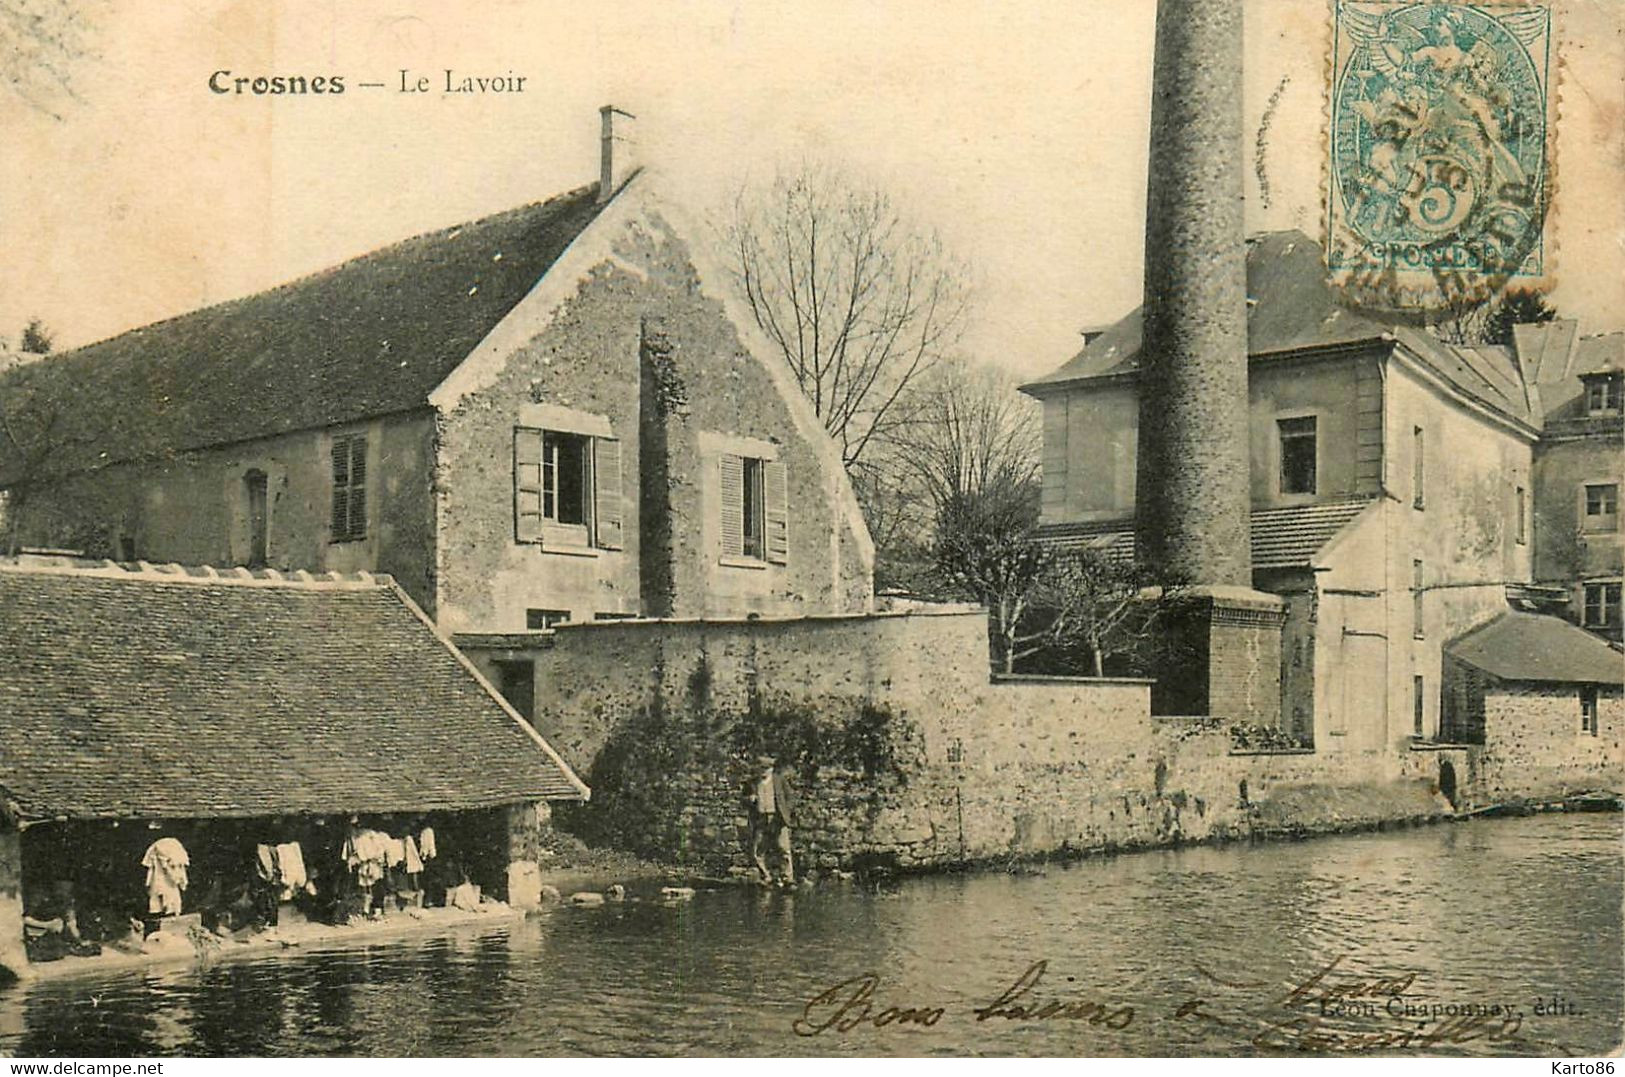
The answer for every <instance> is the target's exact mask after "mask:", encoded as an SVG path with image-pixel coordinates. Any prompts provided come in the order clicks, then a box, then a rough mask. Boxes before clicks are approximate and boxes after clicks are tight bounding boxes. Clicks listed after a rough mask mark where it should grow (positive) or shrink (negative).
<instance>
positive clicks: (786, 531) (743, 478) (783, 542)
mask: <svg viewBox="0 0 1625 1077" xmlns="http://www.w3.org/2000/svg"><path fill="white" fill-rule="evenodd" d="M719 476H720V483H719V489H720V493H721V507H722V520H721V524H722V556H724V557H737V558H745V559H749V560H753V561H766V562H770V563H772V564H778V565H782V564H787V563H788V562H789V560H790V518H789V513H790V506H789V493H788V477H787V473H786V469H785V466H784V464H783V463H781V462H780V461H777V460H763V459H760V458H758V457H753V456H736V455H734V454H732V453H724V454H723V455H722V458H721V463H720V468H719Z"/></svg>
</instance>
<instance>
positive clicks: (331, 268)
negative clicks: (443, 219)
mask: <svg viewBox="0 0 1625 1077" xmlns="http://www.w3.org/2000/svg"><path fill="white" fill-rule="evenodd" d="M597 186H598V184H597V182H596V181H594V182H592V183H588V184H583V185H582V186H580V187H574V188H571V189H570V190H568V191H564V192H562V193H560V194H556V195H554V196H553V197H551V198H544V199H541V200H540V201H536V202H524V203H521V204H520V205H517V206H510V207H508V208H507V209H504V210H498V211H497V212H495V213H487V214H486V215H485V216H483V217H476V218H474V219H473V220H471V221H461V222H459V223H457V224H448V225H442V226H441V227H439V228H430V229H428V230H427V231H423V232H417V233H414V234H413V235H410V236H403V237H402V238H400V239H396V240H392V241H390V242H388V243H385V244H384V245H383V246H381V247H374V248H373V249H372V250H369V251H362V252H361V253H360V254H352V255H350V256H349V257H348V258H345V259H343V260H342V261H338V262H333V263H331V264H329V265H325V266H323V267H322V268H320V269H313V270H311V271H310V272H308V273H304V274H301V275H300V276H297V277H294V278H293V279H292V280H285V281H281V282H279V283H277V284H273V285H271V286H270V287H268V288H260V289H257V290H255V291H252V292H248V293H246V294H244V295H239V296H233V297H232V298H230V299H222V300H219V301H218V302H214V303H208V304H205V305H204V306H201V307H192V308H190V309H187V310H183V311H181V312H179V313H178V314H171V315H168V316H167V317H163V318H159V319H157V320H156V321H151V322H143V323H142V324H140V325H133V326H131V327H130V328H128V329H123V330H120V331H119V332H117V333H112V334H110V335H108V336H105V337H100V338H98V339H96V340H89V341H86V342H85V343H83V344H80V345H78V346H76V347H73V348H69V349H67V350H66V351H60V352H51V353H48V354H46V355H44V356H42V357H41V359H42V361H43V362H47V363H49V362H54V361H57V360H64V359H73V358H77V357H78V356H79V353H81V352H84V351H88V350H89V349H91V348H95V347H99V346H100V345H103V344H107V343H109V342H110V341H114V340H119V339H121V338H123V337H127V336H133V335H135V334H137V333H144V332H146V331H147V330H149V329H157V328H158V327H159V326H164V325H168V324H170V323H171V322H177V321H180V320H181V319H182V318H192V317H195V316H197V315H199V314H207V313H209V312H211V311H223V310H226V309H227V308H229V307H232V306H234V305H236V304H238V303H247V302H249V301H250V300H254V299H259V298H261V297H264V296H270V295H276V294H277V293H278V292H284V291H287V290H289V289H292V288H296V287H302V286H304V285H306V284H308V283H310V282H311V281H314V280H318V279H320V278H322V277H325V276H329V275H330V274H333V273H337V272H338V271H339V270H341V269H344V268H346V267H348V266H351V265H354V264H355V263H357V262H361V261H365V260H366V259H368V258H375V257H378V256H380V255H385V254H391V253H394V252H396V251H399V250H400V249H401V248H403V247H406V246H408V245H409V244H413V243H418V242H422V241H427V240H430V239H435V238H439V237H444V238H446V239H452V238H455V237H454V236H452V235H450V233H453V232H459V231H461V230H463V229H465V228H473V227H475V226H476V225H483V224H488V223H490V222H492V221H495V220H496V219H497V218H499V217H508V216H512V215H514V214H518V213H524V212H528V211H533V210H538V209H541V208H543V207H545V206H550V205H553V204H555V203H558V202H564V201H567V200H569V199H571V198H576V197H579V196H581V195H583V194H585V193H587V192H588V191H591V190H595V189H596V188H597ZM39 365H40V364H39V363H23V364H19V365H18V366H16V367H13V368H11V369H10V370H6V371H0V378H3V377H5V376H6V375H7V374H10V373H11V372H12V371H13V370H21V369H24V368H33V367H37V366H39Z"/></svg>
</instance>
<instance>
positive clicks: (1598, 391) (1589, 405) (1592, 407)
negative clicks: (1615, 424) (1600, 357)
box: [1586, 374, 1625, 415]
mask: <svg viewBox="0 0 1625 1077" xmlns="http://www.w3.org/2000/svg"><path fill="white" fill-rule="evenodd" d="M1622 389H1625V386H1622V385H1621V375H1619V374H1603V375H1593V376H1591V377H1589V378H1587V379H1586V414H1588V415H1612V414H1618V412H1619V409H1620V398H1621V395H1622Z"/></svg>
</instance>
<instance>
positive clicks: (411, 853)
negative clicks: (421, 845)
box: [401, 834, 423, 875]
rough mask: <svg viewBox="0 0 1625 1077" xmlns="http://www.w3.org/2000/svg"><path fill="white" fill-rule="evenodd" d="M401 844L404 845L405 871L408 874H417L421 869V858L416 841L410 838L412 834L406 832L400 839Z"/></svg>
mask: <svg viewBox="0 0 1625 1077" xmlns="http://www.w3.org/2000/svg"><path fill="white" fill-rule="evenodd" d="M401 844H402V845H404V846H405V847H406V873H407V874H408V875H416V874H418V873H419V872H421V871H422V870H423V858H422V857H421V856H419V855H418V843H417V842H415V841H413V840H412V835H410V834H408V835H406V837H404V838H402V839H401Z"/></svg>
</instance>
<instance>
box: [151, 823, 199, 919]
mask: <svg viewBox="0 0 1625 1077" xmlns="http://www.w3.org/2000/svg"><path fill="white" fill-rule="evenodd" d="M191 862H192V858H191V857H190V856H188V855H187V854H186V847H185V846H184V845H182V844H181V843H180V842H179V841H177V840H176V839H174V838H159V839H158V840H157V841H155V842H153V843H152V844H151V845H149V846H147V851H146V853H145V855H143V856H142V857H141V866H142V867H144V868H146V869H147V911H148V912H149V913H154V914H157V915H160V916H175V915H179V913H180V911H181V891H182V890H185V889H186V883H187V879H186V868H187V865H189V864H190V863H191Z"/></svg>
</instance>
